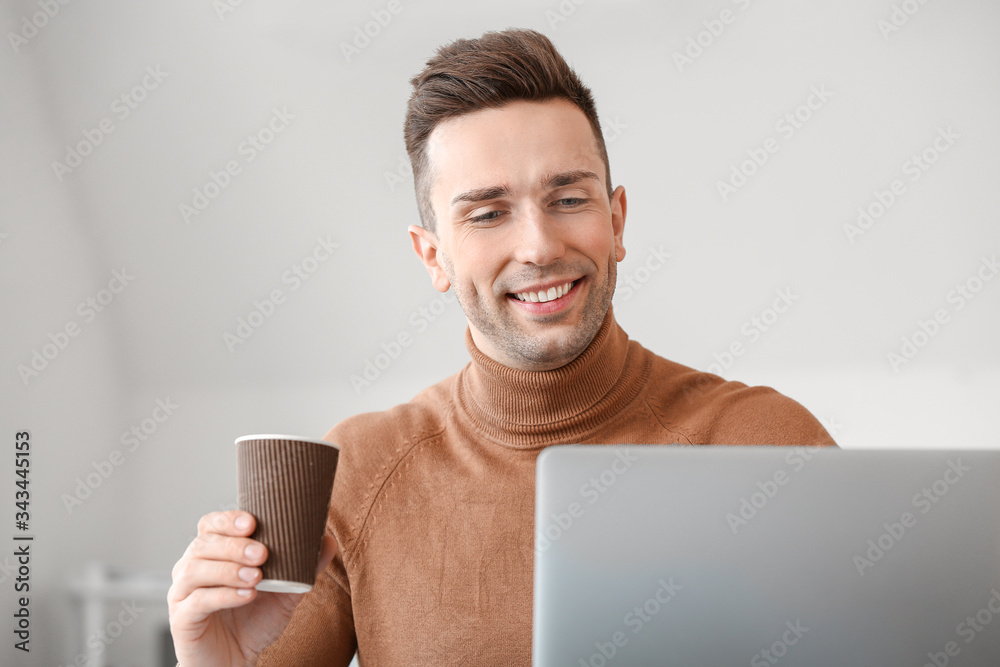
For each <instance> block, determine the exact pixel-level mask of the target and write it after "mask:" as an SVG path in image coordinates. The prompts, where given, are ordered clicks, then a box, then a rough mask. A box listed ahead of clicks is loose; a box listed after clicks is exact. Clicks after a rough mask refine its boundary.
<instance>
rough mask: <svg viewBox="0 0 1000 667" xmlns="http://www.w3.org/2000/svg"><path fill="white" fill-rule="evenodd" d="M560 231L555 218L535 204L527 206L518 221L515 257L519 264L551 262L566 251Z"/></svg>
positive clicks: (545, 263) (541, 264) (542, 264)
mask: <svg viewBox="0 0 1000 667" xmlns="http://www.w3.org/2000/svg"><path fill="white" fill-rule="evenodd" d="M562 233H563V230H562V229H561V228H560V226H559V223H558V222H557V221H556V220H553V219H552V218H551V217H550V216H548V215H546V214H545V212H544V211H543V210H542V209H540V208H539V207H537V206H531V207H529V208H528V210H526V211H524V213H523V214H522V216H521V219H520V220H519V221H518V225H517V234H518V238H517V247H516V251H515V253H514V256H515V259H516V260H517V261H518V262H520V263H521V264H535V265H537V266H545V265H547V264H551V263H552V262H554V261H556V260H557V259H559V258H560V257H562V256H563V253H564V252H565V251H566V245H565V243H564V242H563V238H562Z"/></svg>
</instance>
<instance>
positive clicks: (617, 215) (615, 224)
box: [611, 185, 628, 262]
mask: <svg viewBox="0 0 1000 667" xmlns="http://www.w3.org/2000/svg"><path fill="white" fill-rule="evenodd" d="M627 208H628V204H627V202H626V200H625V187H624V186H621V185H619V186H618V187H617V188H615V191H614V192H613V193H611V229H612V231H613V232H614V235H615V259H617V260H618V261H619V262H620V261H622V260H623V259H625V244H624V242H623V240H622V239H623V237H624V234H625V212H626V209H627Z"/></svg>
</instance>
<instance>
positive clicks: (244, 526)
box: [236, 514, 250, 530]
mask: <svg viewBox="0 0 1000 667" xmlns="http://www.w3.org/2000/svg"><path fill="white" fill-rule="evenodd" d="M236 529H237V530H249V529H250V518H249V517H248V516H246V515H245V514H241V515H240V516H239V517H237V519H236Z"/></svg>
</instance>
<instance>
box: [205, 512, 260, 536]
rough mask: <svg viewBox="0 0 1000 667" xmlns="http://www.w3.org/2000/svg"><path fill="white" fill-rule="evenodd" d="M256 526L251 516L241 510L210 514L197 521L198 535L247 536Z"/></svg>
mask: <svg viewBox="0 0 1000 667" xmlns="http://www.w3.org/2000/svg"><path fill="white" fill-rule="evenodd" d="M256 525H257V522H256V520H255V519H254V516H253V514H250V513H249V512H243V511H242V510H229V511H226V512H210V513H209V514H206V515H205V516H203V517H201V519H199V520H198V534H199V535H205V534H207V533H218V534H220V535H233V536H240V535H249V534H250V533H252V532H253V529H254V527H255V526H256Z"/></svg>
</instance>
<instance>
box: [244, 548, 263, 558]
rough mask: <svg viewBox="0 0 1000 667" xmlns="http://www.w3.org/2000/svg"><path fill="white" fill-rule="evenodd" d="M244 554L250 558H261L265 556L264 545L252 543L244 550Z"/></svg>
mask: <svg viewBox="0 0 1000 667" xmlns="http://www.w3.org/2000/svg"><path fill="white" fill-rule="evenodd" d="M243 555H244V556H246V557H247V559H248V560H260V559H261V558H263V557H264V547H262V546H260V545H259V544H251V545H249V546H248V547H247V548H246V549H244V550H243Z"/></svg>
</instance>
